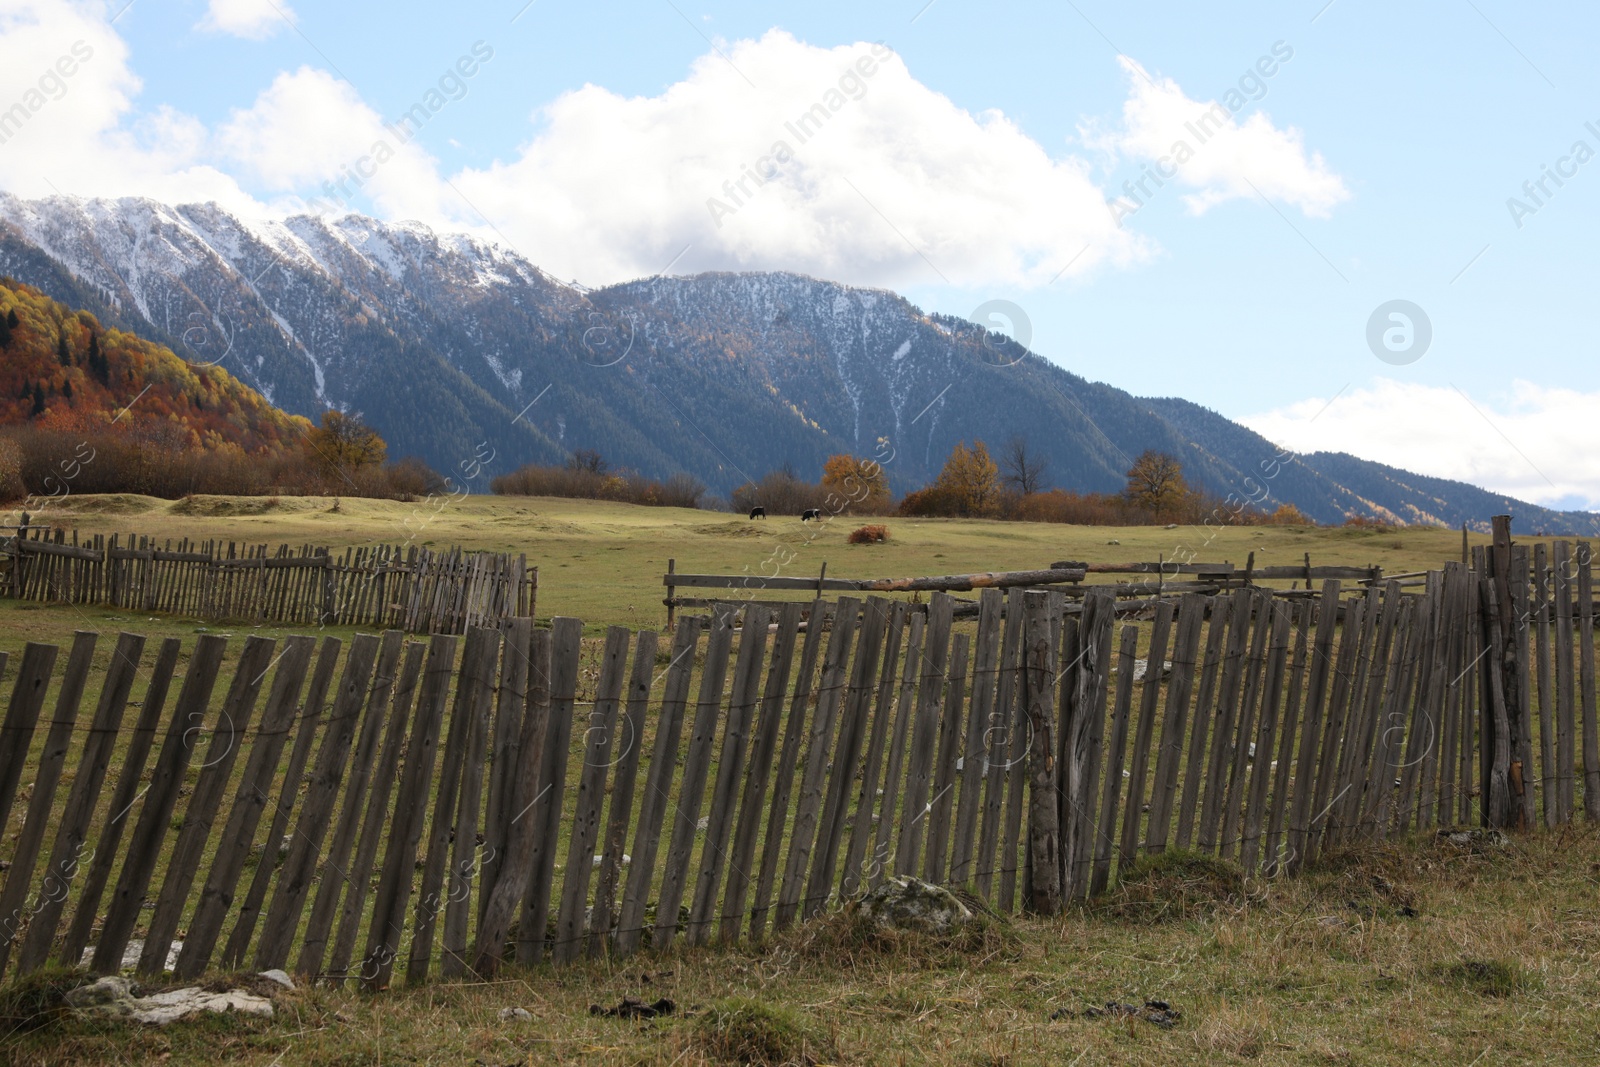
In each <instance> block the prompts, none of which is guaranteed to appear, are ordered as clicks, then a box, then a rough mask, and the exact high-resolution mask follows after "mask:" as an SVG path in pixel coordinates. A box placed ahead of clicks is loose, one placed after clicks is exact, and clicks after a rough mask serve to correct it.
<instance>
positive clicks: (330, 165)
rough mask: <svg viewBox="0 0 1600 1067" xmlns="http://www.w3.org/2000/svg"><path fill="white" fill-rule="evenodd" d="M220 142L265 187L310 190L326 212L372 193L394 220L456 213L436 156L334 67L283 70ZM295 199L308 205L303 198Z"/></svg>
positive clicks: (293, 203) (237, 114)
mask: <svg viewBox="0 0 1600 1067" xmlns="http://www.w3.org/2000/svg"><path fill="white" fill-rule="evenodd" d="M216 147H217V150H218V152H219V153H220V154H221V155H222V156H224V157H225V158H227V159H229V160H231V161H232V162H233V163H234V164H236V165H237V166H238V167H239V169H240V170H241V171H242V172H243V173H244V174H246V175H248V176H249V177H250V178H252V179H254V180H255V181H257V182H259V183H260V184H261V185H262V186H264V187H266V188H269V189H272V190H275V191H279V192H284V193H287V192H290V191H297V190H298V191H304V193H305V195H306V196H307V197H312V198H319V199H320V200H321V201H323V204H322V205H320V206H321V207H322V208H323V209H324V210H343V209H348V205H349V203H350V202H351V201H352V200H353V199H354V198H355V197H356V196H357V195H365V196H368V197H370V198H371V200H372V202H373V204H374V205H375V207H376V209H377V211H378V213H379V214H380V215H383V216H386V217H389V218H396V217H398V218H421V219H428V220H434V221H447V220H448V216H449V214H450V205H447V204H441V202H440V201H441V193H442V191H446V190H447V187H446V186H445V185H444V183H443V181H442V180H441V179H440V177H439V174H438V170H437V165H436V163H435V161H434V160H433V158H432V157H430V156H429V155H427V153H425V152H423V151H422V150H421V149H420V148H419V147H417V146H416V144H415V143H411V144H406V143H404V142H403V141H402V140H401V138H400V137H399V136H397V135H396V133H395V131H394V129H392V128H390V127H389V126H387V125H386V124H385V122H384V119H383V117H382V116H381V115H379V114H378V112H376V111H374V110H373V109H372V108H371V107H369V106H368V105H367V104H366V103H365V102H364V101H363V100H362V99H361V97H360V95H359V94H358V93H357V92H356V91H355V89H353V88H352V87H351V86H350V84H349V83H348V82H345V81H341V80H340V79H338V78H335V77H334V76H333V75H331V74H328V73H327V72H326V71H321V70H315V69H312V68H310V67H301V68H300V69H299V70H297V71H295V72H293V73H283V74H280V75H278V77H277V78H276V79H274V80H273V82H272V84H271V85H270V86H268V87H267V88H266V89H265V90H263V91H262V92H261V94H260V95H259V96H257V97H256V100H255V102H254V103H253V104H252V105H251V106H250V107H249V108H246V109H239V110H235V111H234V112H233V114H232V115H231V116H230V117H229V119H228V121H227V122H226V123H224V124H223V125H222V127H221V128H220V129H219V130H218V131H217V134H216ZM340 183H343V188H342V189H341V188H340ZM288 205H289V206H288V210H293V211H303V210H306V205H305V204H304V203H303V202H300V201H297V200H295V199H290V200H289V201H288Z"/></svg>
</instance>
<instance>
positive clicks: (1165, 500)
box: [1127, 449, 1189, 515]
mask: <svg viewBox="0 0 1600 1067" xmlns="http://www.w3.org/2000/svg"><path fill="white" fill-rule="evenodd" d="M1188 495H1189V486H1188V483H1186V482H1185V481H1184V480H1183V467H1182V466H1181V465H1180V464H1179V463H1178V461H1177V459H1175V458H1174V457H1172V456H1169V455H1168V454H1167V453H1165V452H1157V451H1155V450H1154V449H1149V450H1147V451H1145V452H1144V453H1142V454H1141V455H1140V456H1139V458H1138V459H1136V460H1134V461H1133V466H1132V467H1130V468H1129V469H1128V488H1127V497H1128V500H1129V502H1130V503H1132V504H1134V505H1135V506H1136V507H1141V508H1143V509H1145V510H1146V511H1152V512H1155V513H1156V514H1158V515H1159V514H1165V513H1167V512H1171V511H1174V510H1176V509H1177V508H1179V507H1181V506H1182V505H1183V502H1184V500H1185V499H1187V498H1188Z"/></svg>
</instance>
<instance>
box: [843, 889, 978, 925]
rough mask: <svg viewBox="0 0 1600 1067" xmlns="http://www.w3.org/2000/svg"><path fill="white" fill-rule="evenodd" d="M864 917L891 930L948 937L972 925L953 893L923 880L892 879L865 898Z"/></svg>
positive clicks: (862, 909)
mask: <svg viewBox="0 0 1600 1067" xmlns="http://www.w3.org/2000/svg"><path fill="white" fill-rule="evenodd" d="M857 907H858V909H859V911H860V914H861V915H862V916H863V917H864V918H867V919H870V920H872V921H873V922H875V923H877V925H878V926H880V927H882V928H884V929H889V930H917V931H921V932H923V933H930V934H947V933H950V932H951V931H953V930H956V929H959V928H960V927H962V926H964V925H966V924H967V923H969V922H971V921H972V911H971V910H970V909H969V908H968V907H967V906H966V905H965V904H963V903H961V901H960V900H959V899H957V897H956V895H955V894H954V893H952V892H950V890H948V889H945V888H944V887H942V886H937V885H932V884H930V883H928V882H924V881H923V880H922V879H920V878H908V877H901V876H895V877H891V878H889V879H887V880H885V881H884V882H883V884H881V885H879V886H878V887H877V888H875V889H873V890H872V891H870V892H869V893H867V895H866V896H864V897H862V898H861V902H860V904H858V905H857Z"/></svg>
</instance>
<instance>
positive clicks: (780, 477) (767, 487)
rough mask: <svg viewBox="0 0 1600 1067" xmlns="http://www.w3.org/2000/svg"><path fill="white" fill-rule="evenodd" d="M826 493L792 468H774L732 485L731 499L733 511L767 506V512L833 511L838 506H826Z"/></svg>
mask: <svg viewBox="0 0 1600 1067" xmlns="http://www.w3.org/2000/svg"><path fill="white" fill-rule="evenodd" d="M828 496H829V493H828V491H827V490H826V489H824V488H822V486H820V485H812V484H811V483H810V482H807V481H802V480H801V479H800V477H799V476H798V475H797V474H795V473H794V472H793V471H788V470H777V471H769V472H768V473H767V474H765V475H763V476H762V478H761V480H760V481H756V482H746V483H745V484H744V485H741V486H740V487H739V488H737V489H735V490H734V491H733V497H732V500H731V503H732V504H733V510H734V511H749V510H750V509H751V508H766V509H767V514H768V515H799V514H800V513H801V512H804V511H809V510H811V509H812V508H818V509H820V510H823V511H827V512H828V513H829V514H832V513H834V512H836V511H837V510H838V509H837V508H830V507H829V506H828Z"/></svg>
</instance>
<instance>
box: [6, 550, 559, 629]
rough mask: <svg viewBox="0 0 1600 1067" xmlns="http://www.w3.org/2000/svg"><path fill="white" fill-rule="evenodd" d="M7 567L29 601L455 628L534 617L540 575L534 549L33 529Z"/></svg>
mask: <svg viewBox="0 0 1600 1067" xmlns="http://www.w3.org/2000/svg"><path fill="white" fill-rule="evenodd" d="M0 568H4V570H3V572H0V591H3V593H4V595H7V596H10V597H13V598H16V599H21V600H34V601H43V602H49V603H64V604H104V605H107V606H110V607H117V608H125V609H128V610H132V611H164V612H172V613H178V614H185V615H191V616H195V617H198V618H202V619H214V620H219V621H252V622H280V623H288V624H291V625H296V624H298V625H340V626H369V627H374V628H387V627H394V628H396V629H400V630H405V631H407V632H410V633H453V634H461V633H465V632H466V631H467V629H468V628H470V627H473V626H483V625H492V624H495V623H497V622H498V621H500V620H502V619H508V618H520V617H525V616H531V615H532V614H533V612H534V606H535V600H536V598H537V594H538V580H539V572H538V568H537V567H532V568H530V567H529V566H528V561H527V557H526V556H525V555H516V556H513V555H510V554H508V553H494V552H468V551H465V550H463V549H460V548H450V549H446V550H443V551H434V550H432V549H429V548H425V547H419V546H416V545H411V546H406V547H400V546H390V545H376V546H371V547H364V548H348V549H345V550H344V551H343V552H342V553H341V552H337V551H335V550H331V549H328V548H326V547H323V546H317V545H301V546H298V547H292V546H289V545H277V546H275V547H274V546H268V545H265V544H241V543H238V542H234V541H226V542H225V541H220V540H208V541H189V540H186V539H185V540H179V541H177V542H173V541H172V540H170V539H168V540H165V541H160V542H158V541H157V540H156V539H154V538H150V537H143V536H138V535H129V536H126V537H124V536H122V535H118V534H113V535H111V536H110V537H106V536H104V535H100V534H96V535H92V536H89V537H86V538H83V539H82V540H81V541H80V538H79V536H78V533H77V531H76V530H74V531H72V532H71V536H70V538H69V537H68V533H67V531H66V530H63V529H55V530H49V529H38V528H28V527H22V528H20V529H18V530H17V532H16V533H15V535H14V536H11V537H3V538H0Z"/></svg>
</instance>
